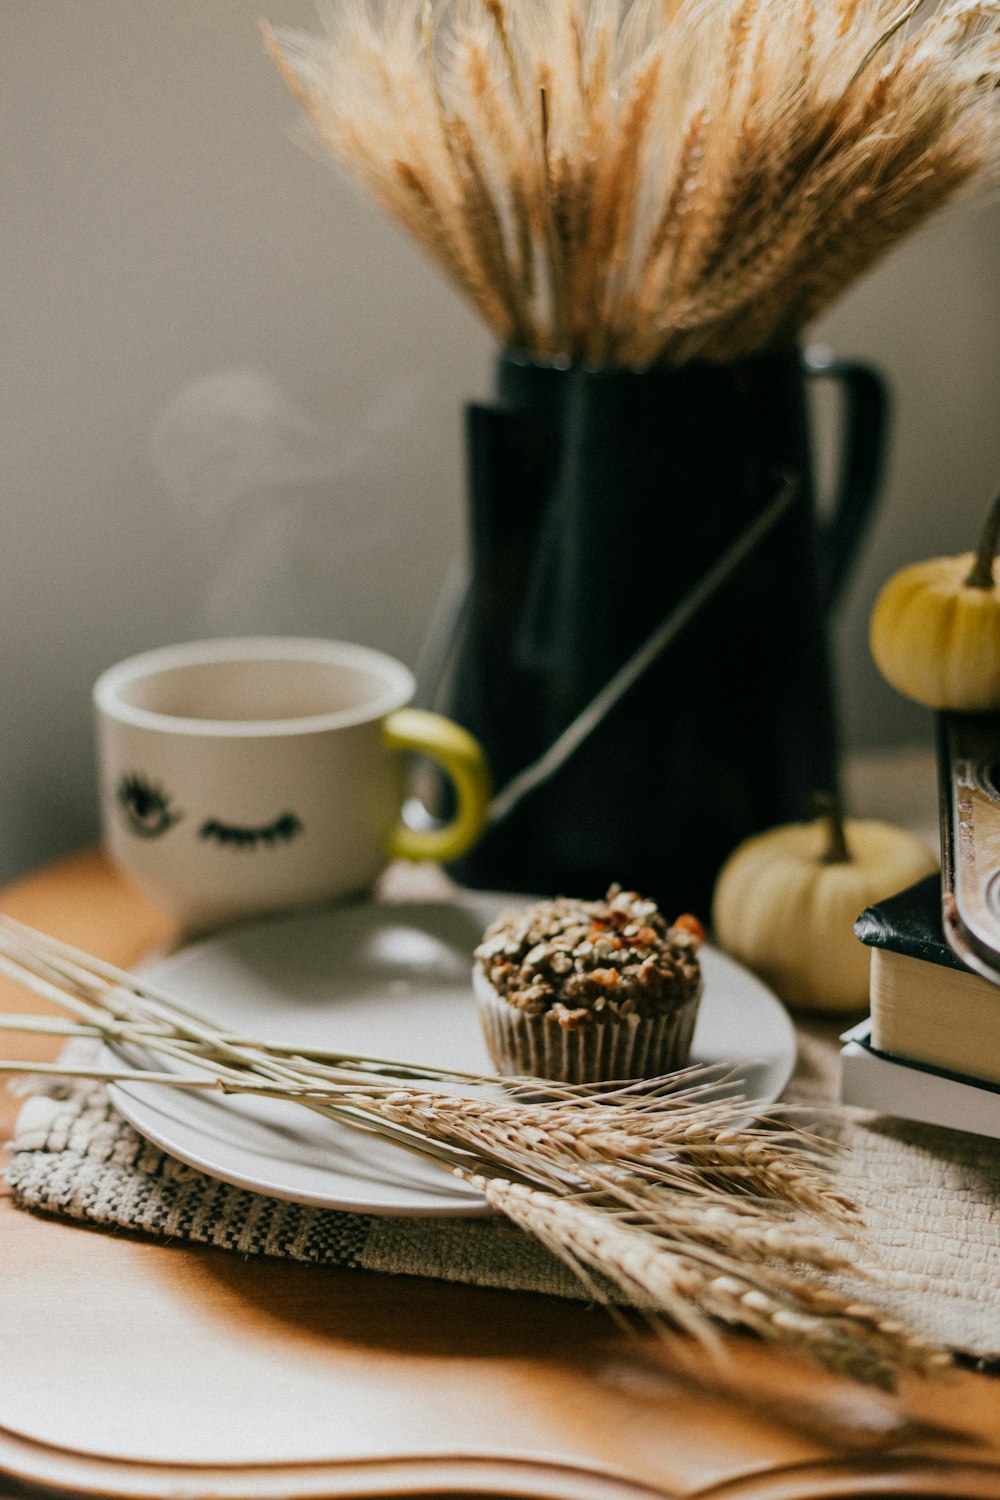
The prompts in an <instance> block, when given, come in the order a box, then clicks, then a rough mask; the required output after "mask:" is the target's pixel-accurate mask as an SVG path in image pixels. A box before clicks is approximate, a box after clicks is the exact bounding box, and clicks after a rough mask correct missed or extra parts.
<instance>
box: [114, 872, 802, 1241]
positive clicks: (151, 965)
mask: <svg viewBox="0 0 1000 1500" xmlns="http://www.w3.org/2000/svg"><path fill="white" fill-rule="evenodd" d="M536 899H538V898H537V897H522V896H519V895H514V894H511V893H509V892H493V891H461V892H457V893H456V894H455V895H454V896H451V897H447V896H438V897H416V898H413V899H410V898H393V899H385V898H377V897H374V898H373V897H360V898H357V899H355V900H352V901H349V902H341V903H338V904H337V905H336V906H325V907H312V908H306V909H300V910H296V911H293V912H279V913H272V914H270V915H268V916H266V917H260V918H256V919H255V920H253V921H250V922H245V923H240V924H239V925H237V926H233V927H228V928H224V929H222V930H221V931H219V932H216V933H211V934H208V935H206V936H203V937H199V938H197V939H195V941H193V942H191V943H185V944H183V945H182V946H180V947H178V948H176V949H173V950H171V951H169V952H167V953H158V954H153V955H151V956H150V957H149V958H148V959H147V960H146V961H145V962H144V963H143V964H142V965H141V966H140V967H139V968H137V970H136V972H137V974H138V975H139V976H140V977H142V978H147V979H149V980H150V981H154V980H155V982H156V983H160V982H161V980H160V978H159V976H160V975H164V973H165V971H166V977H167V978H169V969H170V967H171V965H172V964H173V963H174V962H176V961H187V960H190V959H192V958H193V959H195V960H197V957H198V955H199V954H200V953H202V952H210V951H213V950H215V949H217V948H218V947H219V946H220V945H225V944H226V943H227V942H229V941H231V940H233V939H234V938H240V937H244V936H249V937H253V936H255V935H257V934H259V933H263V932H266V931H267V929H268V928H270V927H280V926H283V925H285V924H287V923H289V922H291V921H302V920H306V921H318V922H322V921H329V920H331V919H333V920H338V919H341V918H344V917H346V918H348V919H349V918H350V916H351V914H352V913H354V912H359V911H362V912H366V913H367V912H375V913H382V912H384V913H385V914H386V915H395V914H398V913H399V911H400V910H407V909H408V910H416V911H421V910H423V911H426V910H427V909H431V910H433V911H441V910H454V909H456V908H458V909H460V910H466V911H469V912H475V913H477V914H479V915H480V916H481V917H482V920H483V921H484V922H485V921H488V920H490V919H491V916H493V915H496V913H497V911H498V910H499V908H500V907H502V906H508V905H510V906H518V905H523V904H524V903H525V902H526V901H532V900H536ZM704 951H705V953H706V954H709V953H710V954H711V955H712V962H715V961H721V962H722V963H723V964H724V965H725V966H726V968H728V969H730V970H731V971H733V972H734V973H735V974H737V975H739V977H740V979H741V981H742V982H743V983H744V984H748V985H749V986H750V987H751V990H752V991H753V992H754V993H755V995H756V997H757V998H758V999H759V1000H760V1002H761V1003H762V1004H764V1005H766V1006H767V1007H768V1009H769V1010H770V1011H771V1013H772V1018H773V1020H774V1023H775V1024H776V1025H777V1026H779V1028H780V1029H783V1030H784V1032H785V1041H784V1046H783V1047H782V1048H781V1049H780V1050H775V1052H774V1054H773V1056H772V1065H773V1066H777V1067H778V1069H779V1073H780V1075H781V1077H780V1083H779V1086H778V1088H777V1091H776V1092H775V1091H772V1092H769V1093H768V1095H767V1096H766V1097H765V1098H764V1099H763V1100H762V1101H761V1103H762V1105H764V1106H766V1105H768V1104H772V1103H774V1102H775V1101H776V1100H777V1099H779V1098H780V1097H781V1095H782V1093H783V1092H784V1090H785V1088H786V1087H787V1085H788V1082H789V1079H790V1078H791V1075H792V1072H793V1070H794V1067H795V1063H796V1055H797V1037H796V1032H795V1025H794V1022H793V1020H792V1018H791V1016H790V1014H789V1012H788V1010H787V1008H786V1007H785V1006H784V1005H783V1004H782V1002H781V1001H780V1000H779V999H778V997H777V995H775V994H774V992H773V991H772V990H771V989H770V988H769V987H768V985H767V984H765V982H764V981H763V980H762V979H761V978H760V977H759V976H758V975H756V974H754V973H753V971H752V970H751V969H748V968H747V967H746V965H745V964H742V963H740V962H739V960H737V959H734V958H732V957H731V956H730V955H729V954H728V953H725V952H724V951H723V950H722V949H721V948H718V947H716V946H715V945H714V944H712V943H709V942H707V941H706V943H705V944H704ZM470 989H471V986H470ZM702 1003H703V1004H704V1000H703V1002H702ZM102 1052H103V1053H105V1054H110V1055H111V1056H116V1054H115V1052H114V1049H113V1048H111V1047H109V1046H108V1045H107V1044H105V1045H104V1046H103V1047H102ZM762 1060H763V1059H762ZM748 1061H750V1059H749V1058H744V1059H743V1062H744V1064H745V1063H746V1062H748ZM169 1088H170V1085H169V1084H131V1085H130V1084H128V1083H125V1082H120V1081H119V1082H113V1083H111V1084H109V1093H110V1095H111V1098H112V1101H113V1103H114V1104H115V1107H116V1108H117V1109H118V1110H119V1113H121V1114H122V1115H123V1116H124V1118H125V1119H126V1120H127V1121H128V1123H129V1124H130V1125H131V1126H132V1128H133V1129H134V1130H137V1131H138V1132H139V1134H140V1135H142V1136H143V1137H144V1138H145V1139H146V1140H149V1141H150V1142H151V1143H152V1144H153V1145H154V1146H156V1147H157V1149H159V1150H161V1151H163V1152H164V1153H165V1154H167V1155H168V1156H171V1157H173V1158H174V1159H175V1160H177V1161H180V1162H182V1163H184V1164H185V1165H186V1166H190V1167H192V1168H193V1169H194V1170H196V1171H198V1172H201V1173H203V1174H204V1175H205V1176H208V1177H211V1178H212V1179H213V1180H215V1181H218V1182H224V1183H227V1184H228V1185H229V1186H231V1187H234V1188H238V1189H241V1190H243V1191H245V1192H251V1193H259V1194H261V1195H263V1196H266V1197H269V1198H274V1199H277V1200H279V1201H280V1202H284V1203H295V1204H300V1205H302V1206H303V1207H308V1208H318V1209H327V1210H330V1211H331V1212H338V1213H353V1214H357V1215H359V1216H366V1217H372V1218H442V1219H461V1218H491V1217H494V1210H492V1209H491V1208H490V1207H489V1205H488V1204H487V1202H486V1200H485V1199H484V1198H483V1196H482V1194H479V1193H476V1192H475V1190H474V1189H471V1188H467V1189H466V1190H465V1192H464V1193H463V1195H462V1196H461V1197H460V1198H459V1199H458V1200H457V1201H456V1200H455V1199H454V1198H449V1199H445V1200H443V1201H435V1200H433V1198H432V1199H431V1201H430V1202H420V1201H417V1202H413V1201H407V1202H401V1203H399V1204H393V1203H391V1202H390V1203H385V1204H382V1203H378V1204H372V1203H369V1202H365V1201H363V1200H361V1199H358V1198H346V1197H345V1198H338V1197H336V1196H331V1195H330V1194H323V1195H318V1194H314V1193H310V1192H305V1193H303V1192H302V1191H300V1190H296V1189H291V1188H287V1187H282V1185H281V1184H280V1183H275V1182H271V1181H270V1180H268V1179H267V1178H266V1177H264V1176H263V1175H262V1174H261V1173H258V1174H257V1175H256V1176H249V1175H247V1174H245V1173H243V1172H242V1171H238V1170H237V1171H234V1170H231V1169H228V1168H226V1167H222V1168H220V1167H219V1166H218V1165H216V1164H215V1163H214V1162H213V1161H212V1160H211V1159H206V1158H205V1157H204V1156H202V1155H200V1154H199V1152H198V1151H197V1150H191V1149H189V1148H188V1147H186V1146H184V1145H183V1144H182V1146H181V1148H180V1149H178V1148H177V1147H176V1145H174V1144H172V1143H170V1142H169V1135H168V1134H167V1133H162V1132H161V1133H158V1132H157V1131H156V1130H155V1128H154V1129H153V1130H150V1128H149V1124H148V1119H147V1118H146V1112H147V1111H148V1110H149V1109H150V1108H151V1109H152V1110H153V1112H154V1114H160V1113H162V1111H161V1110H160V1109H159V1108H158V1105H157V1103H156V1099H157V1098H158V1096H159V1095H160V1094H161V1093H162V1092H163V1091H166V1090H169ZM136 1091H141V1093H139V1094H137V1092H136ZM149 1096H152V1097H151V1098H150V1097H149ZM180 1123H181V1125H182V1126H183V1125H184V1123H185V1122H183V1121H182V1122H180ZM154 1124H155V1122H154ZM186 1128H187V1129H191V1128H194V1129H197V1126H194V1127H192V1126H190V1125H188V1126H186ZM342 1128H345V1129H346V1128H349V1127H342ZM413 1191H414V1193H415V1194H417V1193H419V1195H420V1196H427V1194H429V1193H430V1191H431V1190H430V1189H428V1190H427V1193H426V1194H425V1193H424V1190H423V1189H420V1190H416V1189H415V1190H413Z"/></svg>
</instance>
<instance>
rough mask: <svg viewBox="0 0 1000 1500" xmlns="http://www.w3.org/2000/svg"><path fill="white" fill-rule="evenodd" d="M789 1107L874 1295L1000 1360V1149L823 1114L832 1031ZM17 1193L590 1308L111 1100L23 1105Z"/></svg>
mask: <svg viewBox="0 0 1000 1500" xmlns="http://www.w3.org/2000/svg"><path fill="white" fill-rule="evenodd" d="M799 1042H800V1046H799V1062H798V1067H797V1069H796V1073H795V1077H794V1079H793V1081H792V1084H791V1086H790V1088H789V1090H788V1094H787V1097H789V1098H792V1099H796V1100H799V1101H802V1102H805V1103H810V1104H816V1105H819V1106H823V1107H824V1108H823V1114H822V1128H823V1129H824V1131H825V1133H827V1134H829V1135H834V1136H837V1137H838V1138H839V1139H841V1140H842V1141H843V1142H844V1144H846V1145H847V1146H848V1147H850V1150H849V1152H848V1153H846V1154H845V1156H844V1158H843V1162H842V1165H841V1166H840V1167H839V1168H838V1170H839V1171H840V1172H841V1173H842V1174H843V1178H844V1185H845V1187H846V1188H847V1189H848V1190H849V1191H851V1192H852V1193H853V1194H854V1196H855V1197H857V1198H858V1199H859V1200H860V1202H861V1203H862V1205H863V1208H864V1212H865V1218H866V1225H867V1228H866V1231H865V1235H864V1239H863V1242H862V1246H861V1247H860V1250H859V1254H862V1255H863V1259H864V1262H865V1265H866V1269H867V1270H868V1272H869V1274H870V1277H871V1278H872V1279H871V1281H869V1282H868V1283H867V1285H866V1287H865V1291H864V1294H863V1295H865V1297H866V1298H868V1297H872V1296H875V1297H877V1298H878V1300H879V1301H880V1302H881V1303H882V1304H883V1305H884V1306H887V1307H890V1308H892V1309H894V1310H895V1311H896V1312H898V1314H899V1315H900V1316H901V1317H903V1318H905V1319H906V1320H907V1321H908V1322H909V1323H910V1324H912V1325H913V1326H914V1327H916V1328H917V1329H919V1330H920V1331H921V1332H923V1333H924V1334H925V1335H926V1336H927V1337H928V1338H930V1339H932V1340H934V1341H935V1342H937V1343H940V1344H943V1345H945V1346H947V1347H950V1348H953V1349H956V1350H960V1351H962V1352H964V1353H966V1354H968V1355H971V1356H973V1357H976V1358H980V1359H984V1360H988V1361H990V1362H993V1361H995V1360H997V1359H1000V1142H996V1141H990V1140H986V1139H984V1138H982V1137H979V1136H971V1135H964V1134H961V1133H959V1132H955V1131H945V1130H938V1129H934V1128H932V1127H930V1126H923V1125H915V1124H909V1123H904V1122H901V1121H897V1120H890V1119H884V1118H879V1117H876V1116H872V1115H868V1114H863V1113H861V1112H859V1111H855V1110H844V1109H841V1108H837V1109H829V1111H828V1110H827V1107H828V1106H829V1105H830V1104H831V1103H832V1101H833V1100H835V1098H836V1092H837V1067H838V1044H837V1040H836V1032H835V1030H834V1029H833V1028H829V1027H821V1026H816V1027H812V1028H805V1029H803V1030H801V1031H800V1037H799ZM12 1152H13V1155H12V1162H11V1166H10V1169H9V1173H8V1176H9V1181H10V1186H11V1189H12V1192H13V1196H14V1201H15V1202H16V1203H17V1204H18V1206H19V1207H21V1208H25V1209H29V1210H33V1211H36V1212H39V1213H45V1214H54V1215H57V1216H59V1217H62V1218H70V1219H76V1220H81V1221H83V1222H85V1223H88V1224H93V1225H98V1226H101V1227H102V1228H105V1229H124V1230H131V1231H138V1232H142V1233H146V1234H151V1235H156V1236H160V1237H163V1238H169V1239H184V1240H190V1241H192V1242H195V1243H198V1244H203V1245H215V1246H219V1247H220V1248H222V1249H226V1250H235V1251H237V1252H239V1253H240V1254H244V1255H247V1254H259V1255H274V1256H284V1257H287V1258H289V1259H292V1260H299V1261H307V1262H313V1263H316V1264H322V1265H329V1266H340V1267H349V1268H357V1269H365V1270H369V1271H382V1272H388V1273H393V1274H407V1275H415V1276H431V1277H438V1278H443V1279H445V1280H449V1281H458V1282H465V1283H469V1284H473V1285H477V1286H489V1287H501V1288H508V1289H510V1290H515V1291H535V1292H545V1293H549V1294H552V1295H556V1296H562V1297H584V1296H585V1293H583V1292H582V1291H581V1289H580V1287H579V1285H578V1283H577V1282H576V1281H575V1280H574V1279H573V1277H572V1276H571V1275H570V1273H569V1272H568V1271H566V1270H565V1269H564V1268H563V1267H562V1265H561V1264H560V1263H559V1262H558V1261H557V1260H555V1259H554V1258H553V1257H552V1256H551V1255H550V1254H549V1253H548V1252H547V1251H545V1250H543V1249H542V1248H541V1247H540V1246H538V1245H536V1244H535V1243H534V1242H533V1241H532V1240H530V1239H528V1238H527V1237H526V1236H525V1235H523V1234H522V1233H521V1232H520V1231H519V1230H517V1229H515V1228H513V1227H512V1226H511V1225H509V1224H507V1223H506V1222H504V1221H502V1220H499V1219H405V1218H404V1219H401V1218H377V1217H372V1216H369V1215H360V1214H348V1213H339V1212H334V1211H332V1210H329V1209H318V1208H308V1207H304V1206H302V1205H299V1204H294V1203H285V1202H282V1201H279V1200H278V1199H274V1198H267V1197H264V1196H262V1195H260V1194H257V1193H251V1192H247V1191H245V1190H243V1189H240V1188H235V1187H230V1186H228V1185H227V1184H225V1183H220V1182H217V1181H215V1180H214V1179H212V1178H210V1177H206V1176H204V1175H203V1174H202V1173H200V1172H198V1171H196V1170H195V1169H194V1168H192V1167H188V1166H184V1165H183V1164H182V1163H180V1162H178V1161H176V1160H174V1159H173V1158H172V1157H169V1156H167V1155H165V1154H164V1153H163V1152H162V1151H160V1150H159V1149H158V1148H156V1147H154V1146H152V1145H151V1144H150V1143H149V1142H148V1141H146V1140H144V1139H143V1137H142V1136H140V1135H139V1134H138V1133H137V1132H136V1131H135V1130H134V1129H133V1128H132V1126H130V1125H129V1124H127V1123H126V1122H125V1120H123V1119H122V1117H121V1116H120V1115H119V1114H118V1113H117V1111H116V1110H115V1108H114V1106H113V1105H112V1104H111V1101H110V1099H109V1097H108V1093H107V1090H106V1088H105V1087H104V1085H102V1084H94V1083H90V1082H78V1083H73V1082H71V1081H67V1082H66V1083H63V1084H59V1085H57V1086H55V1087H49V1088H48V1089H46V1090H45V1091H44V1092H39V1093H34V1094H32V1095H30V1096H29V1097H28V1098H27V1099H26V1101H25V1103H24V1105H23V1106H22V1109H21V1111H20V1115H19V1118H18V1121H17V1126H16V1131H15V1138H14V1141H13V1143H12Z"/></svg>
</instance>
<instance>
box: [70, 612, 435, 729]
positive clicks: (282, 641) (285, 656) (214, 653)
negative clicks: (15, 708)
mask: <svg viewBox="0 0 1000 1500" xmlns="http://www.w3.org/2000/svg"><path fill="white" fill-rule="evenodd" d="M258 661H271V662H273V661H289V662H293V661H295V662H302V661H306V662H323V663H328V664H329V665H331V666H354V667H361V668H367V669H368V670H370V671H374V672H377V673H379V674H380V675H381V677H382V679H383V685H384V690H383V691H382V692H381V693H379V695H378V696H377V697H373V698H371V699H369V700H368V701H367V702H365V703H361V704H357V705H355V706H353V707H351V708H341V709H334V710H332V711H330V712H327V713H316V714H302V715H297V716H296V717H294V718H287V719H203V718H198V719H196V718H187V717H184V716H182V715H180V714H165V713H160V712H158V711H157V710H155V709H149V708H137V707H136V706H135V705H134V704H131V703H126V702H125V701H124V700H123V699H122V697H121V693H122V691H123V690H124V689H125V688H127V687H129V686H131V685H132V684H134V683H136V682H141V681H143V680H144V679H146V678H149V677H152V676H155V675H157V674H158V673H160V672H163V671H170V670H173V669H175V668H177V667H189V666H206V665H208V666H210V665H213V664H222V663H225V662H258ZM415 691H416V679H415V678H414V676H413V673H412V672H411V671H410V669H409V667H407V666H404V664H403V663H402V662H401V661H397V660H396V658H395V657H394V656H388V655H387V654H386V653H385V652H384V651H376V650H375V649H374V648H372V647H370V646H359V645H355V644H354V643H353V642H350V641H330V640H324V639H322V638H320V637H313V636H222V637H219V638H217V639H213V640H202V641H185V642H181V643H179V644H176V645H170V646H156V647H154V648H153V649H152V650H150V651H141V652H139V653H138V654H137V655H135V656H129V657H126V658H125V659H124V660H123V661H119V662H116V663H115V665H114V666H111V667H108V668H107V669H106V670H105V671H103V672H102V673H101V675H100V676H99V677H98V679H97V681H96V682H95V683H94V687H93V701H94V705H95V707H96V708H97V710H98V712H99V713H101V714H103V715H104V716H105V717H106V718H108V719H112V720H114V721H115V722H116V723H120V724H129V725H131V726H133V727H134V728H137V729H152V730H156V731H159V732H160V733H173V734H184V735H199V736H202V737H204V738H207V739H211V738H217V739H221V738H226V739H260V738H262V737H264V738H266V737H277V736H279V735H290V734H297V735H301V734H321V733H324V732H326V731H328V730H332V729H349V728H351V727H352V726H353V725H358V724H369V723H373V722H375V721H376V720H378V719H382V718H384V717H385V716H386V715H387V714H390V713H392V712H393V710H394V709H397V708H402V707H403V706H404V704H406V703H408V702H409V701H410V699H411V698H412V697H413V694H414V692H415Z"/></svg>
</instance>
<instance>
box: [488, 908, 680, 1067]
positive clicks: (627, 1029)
mask: <svg viewBox="0 0 1000 1500" xmlns="http://www.w3.org/2000/svg"><path fill="white" fill-rule="evenodd" d="M701 936H702V933H701V924H700V923H699V922H698V921H697V919H696V918H694V917H689V916H684V917H679V918H678V919H677V921H676V922H674V923H672V924H671V923H668V922H667V921H666V919H665V918H664V917H663V916H662V915H661V913H660V912H659V911H658V910H657V907H656V904H655V902H653V901H646V900H643V899H642V897H641V896H638V895H637V894H636V893H635V892H634V891H623V890H622V889H621V888H620V887H619V886H612V887H611V889H610V890H609V891H608V894H607V897H606V898H605V899H604V900H603V901H576V900H570V899H568V898H567V897H565V896H559V897H557V898H556V899H555V900H554V901H539V902H537V903H536V904H535V905H533V906H529V907H526V908H524V909H523V910H521V911H509V912H504V913H502V914H501V916H499V917H498V918H497V920H496V921H495V922H493V923H492V924H491V925H490V926H489V927H488V928H487V930H486V933H485V935H484V937H483V941H482V942H481V943H480V945H479V947H478V948H477V949H476V955H475V956H476V968H475V971H474V974H473V983H474V988H475V992H476V999H477V1003H478V1006H479V1016H480V1020H481V1022H482V1025H483V1032H484V1035H485V1037H486V1044H487V1047H488V1048H489V1052H490V1057H491V1058H492V1059H493V1064H494V1066H495V1067H496V1069H497V1071H498V1072H499V1073H503V1074H511V1073H531V1074H534V1075H535V1076H536V1077H539V1078H551V1079H554V1080H557V1081H559V1082H562V1083H598V1082H602V1081H608V1080H612V1079H626V1078H649V1077H654V1076H656V1075H658V1074H660V1073H668V1072H671V1071H672V1070H673V1069H675V1068H680V1067H683V1066H684V1064H685V1063H686V1062H687V1059H688V1055H689V1053H690V1049H691V1037H692V1035H693V1033H694V1023H695V1017H696V1015H697V1011H698V1001H699V1000H700V998H701V985H702V981H701V968H700V966H699V963H698V948H699V945H700V942H701Z"/></svg>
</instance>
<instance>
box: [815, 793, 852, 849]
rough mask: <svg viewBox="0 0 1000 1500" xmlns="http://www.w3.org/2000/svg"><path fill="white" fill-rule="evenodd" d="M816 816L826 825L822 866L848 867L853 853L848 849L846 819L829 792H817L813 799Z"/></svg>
mask: <svg viewBox="0 0 1000 1500" xmlns="http://www.w3.org/2000/svg"><path fill="white" fill-rule="evenodd" d="M812 803H813V807H814V808H815V810H816V816H817V818H818V819H819V820H820V822H821V823H823V825H824V830H825V833H826V848H825V849H824V850H823V853H822V854H821V855H820V864H823V865H846V864H849V863H850V860H851V851H850V849H849V848H848V847H847V835H846V834H845V832H844V819H843V817H842V815H841V811H840V808H839V807H838V805H837V802H836V799H835V798H834V797H831V796H830V795H829V793H828V792H816V793H815V794H814V796H813V799H812Z"/></svg>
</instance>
